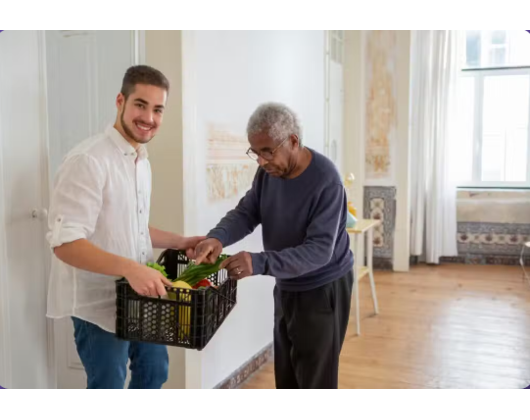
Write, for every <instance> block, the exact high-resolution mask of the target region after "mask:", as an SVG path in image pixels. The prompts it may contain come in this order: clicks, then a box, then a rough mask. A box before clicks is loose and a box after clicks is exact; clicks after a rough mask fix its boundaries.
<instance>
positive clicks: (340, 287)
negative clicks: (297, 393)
mask: <svg viewBox="0 0 530 420" xmlns="http://www.w3.org/2000/svg"><path fill="white" fill-rule="evenodd" d="M353 281H354V279H353V271H350V272H349V273H348V274H346V275H345V276H344V277H342V278H340V279H338V280H335V281H333V282H331V283H329V284H327V285H325V286H322V287H319V288H317V289H314V290H309V291H307V292H285V291H281V290H280V289H278V287H277V286H276V287H275V288H274V374H275V377H276V388H289V389H293V388H304V389H307V388H338V379H339V355H340V351H341V349H342V344H343V342H344V336H345V335H346V329H347V327H348V320H349V317H350V306H351V295H352V287H353Z"/></svg>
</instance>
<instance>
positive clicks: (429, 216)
mask: <svg viewBox="0 0 530 420" xmlns="http://www.w3.org/2000/svg"><path fill="white" fill-rule="evenodd" d="M459 50H460V41H459V33H458V32H457V31H413V33H412V59H411V127H410V128H411V247H410V249H411V254H412V255H416V256H421V255H425V260H426V262H427V263H432V264H438V263H439V262H440V257H442V256H455V255H457V239H456V180H455V177H454V176H453V175H452V173H451V170H450V163H451V161H453V162H454V159H453V158H452V156H454V154H455V153H456V152H457V147H456V146H457V145H456V144H455V142H454V138H455V136H454V135H452V134H453V133H454V130H455V125H456V117H457V115H456V112H455V111H456V93H457V83H458V74H459V71H460V68H459V64H460V63H459Z"/></svg>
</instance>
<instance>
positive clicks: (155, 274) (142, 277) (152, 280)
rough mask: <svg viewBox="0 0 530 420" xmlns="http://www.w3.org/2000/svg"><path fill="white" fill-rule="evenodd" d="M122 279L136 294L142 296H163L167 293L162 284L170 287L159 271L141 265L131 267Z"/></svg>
mask: <svg viewBox="0 0 530 420" xmlns="http://www.w3.org/2000/svg"><path fill="white" fill-rule="evenodd" d="M124 277H125V278H126V279H127V281H128V282H129V284H130V285H131V287H132V288H133V289H134V290H135V291H136V293H138V294H140V295H143V296H153V297H158V296H165V295H166V294H167V292H166V288H165V287H164V284H165V285H167V286H170V287H171V286H172V283H171V282H170V281H169V280H168V279H166V278H165V277H164V276H163V274H162V273H161V272H160V271H158V270H155V269H153V268H151V267H147V266H146V265H141V264H134V265H132V266H131V268H130V269H129V270H128V271H127V272H126V273H125V276H124Z"/></svg>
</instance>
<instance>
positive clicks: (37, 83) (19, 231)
mask: <svg viewBox="0 0 530 420" xmlns="http://www.w3.org/2000/svg"><path fill="white" fill-rule="evenodd" d="M41 41H42V37H41V36H40V34H39V32H37V31H4V32H2V33H0V265H1V267H0V380H1V382H0V385H1V386H4V387H11V388H48V387H49V386H50V382H49V381H50V377H51V375H50V372H49V366H50V365H49V359H48V355H49V354H50V353H49V352H48V339H47V333H46V330H47V322H46V289H47V287H46V283H47V277H48V275H47V269H46V265H45V260H46V255H47V254H48V253H49V251H47V249H46V245H45V240H44V225H45V213H44V212H43V211H42V210H43V208H44V206H43V204H44V201H45V193H44V191H45V188H46V181H45V180H46V177H44V176H43V174H44V173H45V166H46V153H45V148H44V147H43V146H44V139H45V138H46V131H45V124H44V122H45V109H44V106H43V105H44V103H43V101H42V98H43V97H44V96H43V86H44V83H43V72H42V71H41V70H42V67H43V66H42V61H41V58H42V57H41V56H40V55H39V51H40V44H41Z"/></svg>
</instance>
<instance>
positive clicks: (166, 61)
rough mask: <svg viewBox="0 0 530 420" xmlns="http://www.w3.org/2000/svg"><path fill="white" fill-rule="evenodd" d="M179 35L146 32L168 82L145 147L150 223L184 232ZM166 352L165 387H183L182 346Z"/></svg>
mask: <svg viewBox="0 0 530 420" xmlns="http://www.w3.org/2000/svg"><path fill="white" fill-rule="evenodd" d="M181 35H182V33H181V31H146V34H145V62H146V64H148V65H150V66H153V67H155V68H157V69H158V70H160V71H161V72H162V73H164V75H165V76H166V77H167V78H168V79H169V82H170V84H171V87H170V93H169V98H168V103H167V107H166V110H165V112H164V123H163V124H162V127H161V128H160V132H159V133H158V134H157V136H156V138H155V139H154V140H153V141H152V142H150V143H149V146H148V150H149V160H150V162H151V168H152V171H153V192H152V194H151V216H150V217H151V219H150V223H151V224H152V225H153V226H155V227H157V228H159V229H164V230H168V231H171V232H177V233H182V232H184V204H183V200H182V185H183V157H182V146H183V143H182V53H181ZM159 251H160V250H156V252H157V253H159ZM157 256H158V255H157ZM168 351H169V378H168V381H167V382H166V384H165V385H164V388H170V389H175V388H184V387H185V385H186V382H185V378H186V375H185V359H184V357H185V353H184V349H182V348H180V347H168Z"/></svg>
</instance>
